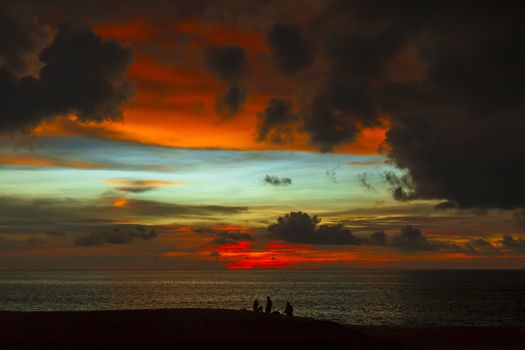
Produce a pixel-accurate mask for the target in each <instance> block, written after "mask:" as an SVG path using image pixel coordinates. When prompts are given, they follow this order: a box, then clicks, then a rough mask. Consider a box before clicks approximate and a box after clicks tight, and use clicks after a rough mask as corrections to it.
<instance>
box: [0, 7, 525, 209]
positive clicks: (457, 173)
mask: <svg viewBox="0 0 525 350" xmlns="http://www.w3.org/2000/svg"><path fill="white" fill-rule="evenodd" d="M7 3H9V6H0V33H1V34H0V116H1V122H0V131H2V132H11V131H19V130H27V129H31V128H33V127H35V126H37V125H38V124H39V123H41V122H42V121H44V120H47V119H48V118H51V117H54V116H58V115H68V114H76V115H77V116H78V117H79V118H80V119H81V120H85V121H102V120H106V119H115V118H118V117H119V116H120V111H121V109H122V107H123V106H124V105H125V104H126V103H127V102H128V101H129V99H130V96H131V95H132V90H133V89H132V84H131V83H130V81H128V79H127V76H126V73H127V70H128V68H129V66H130V64H131V62H132V56H133V55H132V51H131V49H130V48H129V47H127V46H124V45H123V44H120V43H119V42H117V41H115V40H106V41H105V40H101V39H100V38H99V37H97V35H95V34H94V32H92V31H91V30H90V29H88V27H85V26H84V25H85V24H88V25H89V24H94V23H99V22H103V21H115V20H117V19H118V20H124V19H130V20H131V19H137V18H158V19H159V21H158V23H159V26H163V27H162V28H165V29H166V30H165V31H166V32H167V31H168V28H174V27H175V26H171V27H170V26H168V25H166V24H165V23H170V21H163V20H160V19H166V18H168V19H169V18H171V19H173V18H177V19H178V20H183V19H195V18H199V19H200V20H205V21H206V23H207V24H210V23H212V24H213V23H220V24H224V23H228V25H233V26H235V25H237V26H239V28H244V29H246V31H247V32H249V31H253V30H256V31H259V32H260V33H261V34H262V36H263V38H264V40H265V41H266V45H267V48H268V49H269V51H268V52H267V53H265V54H260V53H259V54H258V56H256V57H255V58H254V57H251V56H250V55H248V54H247V52H248V51H247V50H248V48H244V47H242V46H241V45H240V44H239V43H233V42H232V43H228V42H227V41H228V40H223V41H225V42H223V43H221V44H220V45H215V46H214V45H209V46H207V47H206V48H204V49H203V50H204V52H203V53H204V62H205V63H206V64H207V67H199V68H201V69H203V70H205V69H208V70H211V71H213V73H214V74H215V75H216V77H217V78H218V79H219V80H221V81H222V82H223V83H224V84H226V85H227V87H226V90H225V93H223V94H222V95H220V96H219V98H218V100H217V105H216V108H217V110H218V111H219V114H221V115H222V116H225V117H231V116H233V115H235V114H237V113H238V112H239V111H240V110H241V109H242V106H243V104H244V103H245V101H246V99H247V94H246V91H247V90H246V89H245V88H244V87H241V85H240V83H241V82H243V81H244V80H245V79H246V76H247V75H248V74H251V71H252V68H250V70H249V71H250V72H248V69H247V68H248V66H250V67H252V66H251V65H250V64H251V63H252V62H251V61H250V60H257V62H259V63H260V62H265V63H264V64H266V65H274V64H275V65H276V66H277V68H278V69H277V71H278V72H280V74H281V76H280V77H279V79H295V80H293V81H294V84H292V85H289V86H290V87H289V89H288V90H287V91H286V95H287V96H286V99H284V98H280V97H279V98H275V99H271V100H270V102H269V103H268V105H267V107H266V109H265V110H264V111H261V112H260V113H259V116H258V117H259V123H258V127H257V132H256V139H257V140H258V141H260V142H265V141H270V142H272V143H275V144H281V145H283V144H285V143H286V142H289V141H291V140H292V139H293V138H292V137H291V136H292V135H294V133H296V132H297V133H303V134H306V135H307V139H308V142H309V143H310V144H311V145H312V146H314V147H316V148H317V149H318V150H320V151H322V152H331V151H334V150H336V149H337V148H338V147H342V146H346V145H348V144H351V143H353V142H354V141H355V140H356V139H357V137H358V136H359V135H360V133H361V131H362V130H363V128H366V127H377V126H381V125H387V126H388V128H389V129H388V132H387V138H386V143H387V144H388V147H386V148H385V149H388V156H389V157H390V158H391V159H392V160H393V163H394V164H395V165H397V166H398V167H400V168H401V169H405V170H406V171H407V173H408V175H409V178H410V180H409V181H406V184H409V186H405V187H395V188H393V192H394V194H395V196H396V198H397V199H402V200H412V199H433V200H442V201H443V204H442V205H441V206H440V207H441V208H453V207H457V208H483V209H488V208H501V209H516V208H524V207H525V181H523V174H522V173H523V171H522V170H523V169H525V157H523V156H521V153H522V150H523V149H525V138H524V137H523V133H524V132H525V65H524V63H523V62H525V45H524V44H523V43H524V42H525V20H524V13H525V9H524V7H525V5H524V3H523V1H518V0H516V1H505V2H501V1H482V2H472V1H459V2H445V1H401V2H394V1H386V0H384V1H373V2H372V1H364V0H350V1H347V0H344V1H343V0H340V1H338V0H333V1H326V2H319V3H316V2H312V3H311V4H309V5H308V6H309V7H308V8H309V12H308V15H304V16H295V17H294V18H293V19H292V18H290V16H289V15H290V13H291V11H290V9H292V8H294V6H292V5H294V4H295V5H296V6H295V8H297V5H298V3H295V2H293V1H292V2H289V3H287V5H286V6H285V5H284V4H283V5H280V6H278V5H275V4H279V2H271V3H266V2H250V3H249V4H245V2H235V1H224V2H220V3H217V2H208V1H195V2H193V1H192V2H185V1H181V2H170V1H160V0H159V1H154V2H152V3H151V4H150V5H147V6H146V5H144V3H143V2H139V1H124V2H118V1H93V2H80V3H79V4H78V5H77V2H75V4H73V3H72V2H68V1H58V0H56V1H51V2H37V1H29V0H23V1H19V2H15V1H12V2H9V1H8V2H7ZM299 4H300V2H299ZM243 9H244V10H243ZM246 9H248V10H246ZM287 11H288V12H287ZM37 18H40V19H41V21H40V22H39V21H37ZM64 21H66V22H67V21H69V22H68V23H69V24H62V25H59V23H61V22H64ZM44 24H45V25H49V26H45V25H44ZM50 28H51V29H52V30H51V29H50ZM170 30H173V29H170ZM51 33H52V34H51ZM166 35H167V34H166ZM186 39H187V38H186ZM188 40H189V39H188ZM248 44H251V43H246V45H248ZM44 47H45V48H44ZM35 58H38V59H35ZM197 61H198V60H197ZM199 62H200V61H199ZM195 64H197V63H195ZM39 65H41V67H38V66H39ZM254 67H255V66H254ZM30 71H36V72H40V73H39V74H37V75H27V74H29V72H30ZM262 71H264V72H266V70H262ZM299 72H300V73H301V74H297V73H299ZM303 73H304V76H303ZM252 85H253V87H252V86H249V89H250V94H252V92H253V93H254V94H255V93H256V92H257V91H256V89H257V88H258V85H257V84H252ZM276 85H279V88H282V87H281V85H283V86H285V85H286V84H276ZM243 86H244V85H243ZM286 86H288V85H286ZM252 89H253V90H252ZM282 89H285V88H282ZM264 92H265V93H267V92H268V91H267V90H265V91H264ZM280 92H282V91H280ZM274 96H281V95H280V94H275V95H274ZM268 98H271V96H269V97H268V96H267V99H268ZM288 100H289V101H293V107H294V110H293V111H292V105H291V102H286V101H288ZM385 118H387V119H389V122H388V123H386V122H385V120H386V119H385ZM248 132H250V131H248ZM283 147H284V146H283Z"/></svg>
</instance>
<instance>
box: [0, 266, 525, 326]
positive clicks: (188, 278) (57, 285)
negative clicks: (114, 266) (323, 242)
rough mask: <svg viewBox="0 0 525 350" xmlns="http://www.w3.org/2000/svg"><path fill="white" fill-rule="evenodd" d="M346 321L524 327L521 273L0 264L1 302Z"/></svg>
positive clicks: (11, 306) (5, 305) (3, 305)
mask: <svg viewBox="0 0 525 350" xmlns="http://www.w3.org/2000/svg"><path fill="white" fill-rule="evenodd" d="M267 295H270V296H271V297H272V298H273V301H274V308H275V309H277V310H280V311H282V310H283V308H284V305H285V302H286V301H287V300H289V301H290V302H291V303H292V304H293V306H294V308H295V312H296V314H297V315H300V316H307V317H314V318H319V319H329V320H334V321H338V322H342V323H347V324H384V325H440V324H445V325H498V326H509V325H525V271H378V270H346V271H93V272H84V271H82V272H0V310H19V311H30V310H45V311H51V310H111V309H142V308H181V307H184V308H187V307H199V308H201V307H212V308H227V309H241V308H247V309H250V308H251V304H252V302H253V300H254V299H255V298H258V299H259V300H260V301H262V302H264V300H265V299H266V296H267Z"/></svg>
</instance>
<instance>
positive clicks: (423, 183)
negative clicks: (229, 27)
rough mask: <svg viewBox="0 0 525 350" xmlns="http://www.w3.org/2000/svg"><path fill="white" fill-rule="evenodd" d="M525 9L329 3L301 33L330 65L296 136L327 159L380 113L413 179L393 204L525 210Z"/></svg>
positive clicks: (307, 100)
mask: <svg viewBox="0 0 525 350" xmlns="http://www.w3.org/2000/svg"><path fill="white" fill-rule="evenodd" d="M524 11H525V10H524V4H523V2H522V1H507V2H495V1H494V2H477V3H475V4H473V3H472V2H469V1H463V2H454V3H451V2H443V1H430V2H428V1H426V2H424V3H423V2H419V3H418V2H403V3H402V4H399V3H397V2H391V1H374V2H369V1H359V0H355V1H332V2H329V3H327V4H326V6H325V7H324V8H323V9H321V10H320V11H319V13H317V14H316V16H315V19H314V20H312V21H310V22H308V26H306V25H305V24H304V23H303V24H299V25H298V26H299V28H300V30H301V31H302V32H305V33H309V34H308V35H307V36H305V37H308V38H309V39H310V40H311V41H313V42H314V44H315V45H316V46H317V47H318V51H317V53H318V55H319V60H320V61H321V62H323V63H325V66H324V67H323V68H324V69H323V71H321V70H319V71H317V73H318V74H319V79H318V80H317V81H315V83H313V84H312V81H311V80H308V81H306V82H304V85H303V86H302V87H301V89H303V90H307V91H309V93H310V94H309V95H306V97H304V96H305V94H304V93H303V94H302V95H301V97H303V98H302V100H301V105H298V106H297V107H298V108H297V109H298V123H297V124H298V125H299V130H302V131H304V132H306V133H307V134H308V136H309V138H310V143H311V144H312V145H314V146H316V147H317V148H318V149H319V150H321V151H324V152H327V151H331V150H333V149H334V148H336V147H339V146H342V145H345V144H349V143H352V142H353V141H355V139H356V137H357V136H358V134H359V132H360V130H362V128H363V127H373V126H378V125H381V123H382V120H381V118H380V116H381V115H387V116H388V117H389V118H390V124H389V125H390V126H389V131H388V134H387V141H388V144H389V156H390V158H391V159H392V160H393V161H394V163H395V164H396V165H397V166H399V167H400V168H402V169H404V170H406V171H407V173H408V175H409V178H410V181H407V184H409V185H410V186H407V187H402V186H398V187H396V188H394V195H395V197H396V198H397V199H400V200H413V199H436V200H442V202H443V205H441V208H451V207H458V208H502V209H514V208H523V207H525V182H523V181H522V179H521V177H522V176H521V172H520V171H516V170H517V169H523V168H525V157H521V156H520V154H519V150H522V149H525V138H523V137H522V135H523V133H524V132H525V118H524V117H523V116H524V115H525V102H524V101H525V69H524V65H523V62H524V61H525V46H524V45H523V42H525V22H524V21H523V13H524ZM286 26H291V24H286ZM312 28H313V29H312ZM305 57H306V56H305ZM312 69H314V70H315V68H314V67H312ZM271 127H272V126H270V128H271Z"/></svg>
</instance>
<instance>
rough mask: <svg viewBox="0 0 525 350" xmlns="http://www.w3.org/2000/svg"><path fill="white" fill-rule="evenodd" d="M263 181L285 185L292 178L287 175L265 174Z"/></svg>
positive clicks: (288, 183) (274, 184)
mask: <svg viewBox="0 0 525 350" xmlns="http://www.w3.org/2000/svg"><path fill="white" fill-rule="evenodd" d="M264 183H267V184H269V185H272V186H287V185H291V184H292V179H290V178H288V177H277V176H270V175H266V176H265V177H264Z"/></svg>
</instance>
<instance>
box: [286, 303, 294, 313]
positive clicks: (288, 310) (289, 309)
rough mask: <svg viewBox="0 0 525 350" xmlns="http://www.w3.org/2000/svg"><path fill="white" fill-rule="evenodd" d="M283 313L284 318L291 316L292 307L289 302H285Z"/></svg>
mask: <svg viewBox="0 0 525 350" xmlns="http://www.w3.org/2000/svg"><path fill="white" fill-rule="evenodd" d="M284 313H285V314H286V316H293V306H292V304H290V303H289V302H286V307H285V308H284Z"/></svg>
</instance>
